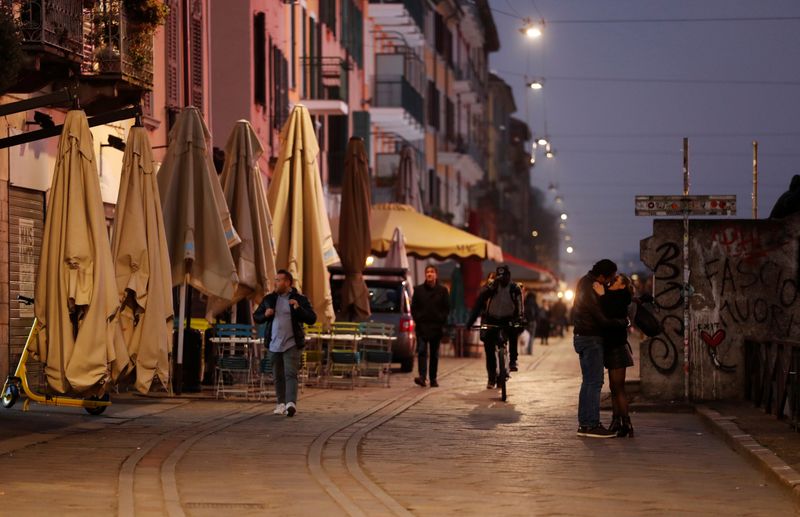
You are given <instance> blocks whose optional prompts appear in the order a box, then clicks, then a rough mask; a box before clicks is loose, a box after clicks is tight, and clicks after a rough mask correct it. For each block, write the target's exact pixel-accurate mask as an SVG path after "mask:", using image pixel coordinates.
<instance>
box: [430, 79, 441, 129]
mask: <svg viewBox="0 0 800 517" xmlns="http://www.w3.org/2000/svg"><path fill="white" fill-rule="evenodd" d="M427 101H428V125H429V126H432V127H434V128H435V129H437V130H438V129H439V112H440V109H441V108H440V106H439V90H437V89H436V83H434V82H433V81H428V98H427Z"/></svg>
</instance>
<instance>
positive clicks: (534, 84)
mask: <svg viewBox="0 0 800 517" xmlns="http://www.w3.org/2000/svg"><path fill="white" fill-rule="evenodd" d="M528 87H529V88H530V89H531V90H541V89H542V88H543V87H544V81H542V80H539V79H537V80H534V81H531V82H529V83H528Z"/></svg>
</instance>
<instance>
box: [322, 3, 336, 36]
mask: <svg viewBox="0 0 800 517" xmlns="http://www.w3.org/2000/svg"><path fill="white" fill-rule="evenodd" d="M319 21H320V22H321V23H324V24H325V25H326V26H327V27H328V30H330V31H331V32H333V34H334V35H335V34H336V0H320V2H319Z"/></svg>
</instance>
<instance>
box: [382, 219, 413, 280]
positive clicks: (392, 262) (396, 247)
mask: <svg viewBox="0 0 800 517" xmlns="http://www.w3.org/2000/svg"><path fill="white" fill-rule="evenodd" d="M384 264H386V267H396V268H403V269H405V270H406V284H407V285H408V294H409V295H413V294H414V281H413V279H412V278H411V268H409V263H408V253H407V252H406V238H405V237H403V230H401V229H400V228H395V229H394V233H392V245H391V246H390V247H389V252H388V253H387V254H386V260H385V261H384Z"/></svg>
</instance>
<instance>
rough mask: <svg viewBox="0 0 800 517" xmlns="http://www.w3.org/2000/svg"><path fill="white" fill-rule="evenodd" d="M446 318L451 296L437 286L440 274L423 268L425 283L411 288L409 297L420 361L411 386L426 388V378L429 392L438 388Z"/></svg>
mask: <svg viewBox="0 0 800 517" xmlns="http://www.w3.org/2000/svg"><path fill="white" fill-rule="evenodd" d="M449 314H450V293H449V291H448V290H447V288H446V287H445V286H443V285H441V284H440V283H439V270H438V269H436V266H430V265H429V266H427V267H426V268H425V282H424V283H422V284H420V285H418V286H417V287H415V288H414V296H412V297H411V316H412V317H413V318H414V323H415V325H416V328H417V331H416V333H417V358H418V360H419V375H418V376H417V377H415V378H414V382H415V383H416V384H418V385H420V386H423V387H424V386H425V385H426V377H428V376H430V381H431V387H432V388H436V387H438V386H439V382H438V381H437V379H436V375H437V373H438V371H439V343H440V342H441V341H442V334H444V326H445V325H446V324H447V317H448V316H449ZM428 361H430V370H429V369H428Z"/></svg>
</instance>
